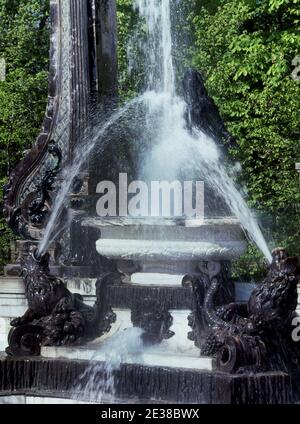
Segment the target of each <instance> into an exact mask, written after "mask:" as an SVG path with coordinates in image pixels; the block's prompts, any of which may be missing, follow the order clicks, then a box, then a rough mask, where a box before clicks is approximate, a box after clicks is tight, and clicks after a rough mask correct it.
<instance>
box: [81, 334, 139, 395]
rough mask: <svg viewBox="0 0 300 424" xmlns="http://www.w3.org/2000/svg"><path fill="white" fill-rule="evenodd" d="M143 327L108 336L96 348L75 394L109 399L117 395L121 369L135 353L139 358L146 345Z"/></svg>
mask: <svg viewBox="0 0 300 424" xmlns="http://www.w3.org/2000/svg"><path fill="white" fill-rule="evenodd" d="M142 334H143V330H141V329H140V328H137V327H134V328H128V329H126V330H124V331H122V332H119V333H116V334H115V335H114V336H113V337H111V338H110V339H108V340H106V341H105V342H104V343H103V344H102V346H101V347H100V348H99V349H98V350H97V351H96V352H95V354H94V355H93V358H92V359H91V364H90V365H89V367H88V368H87V369H86V371H85V372H84V373H83V374H82V375H81V376H80V377H79V381H78V383H77V384H76V385H75V387H74V388H73V397H74V398H77V397H78V396H79V399H85V400H87V401H96V402H98V403H101V402H104V401H105V402H109V403H111V402H112V401H113V400H114V399H115V397H116V385H117V378H116V375H117V372H118V371H119V370H120V367H121V364H122V363H126V362H128V360H130V358H131V357H133V356H134V357H135V358H136V359H138V358H139V355H141V352H142V349H143V342H142V339H141V335H142Z"/></svg>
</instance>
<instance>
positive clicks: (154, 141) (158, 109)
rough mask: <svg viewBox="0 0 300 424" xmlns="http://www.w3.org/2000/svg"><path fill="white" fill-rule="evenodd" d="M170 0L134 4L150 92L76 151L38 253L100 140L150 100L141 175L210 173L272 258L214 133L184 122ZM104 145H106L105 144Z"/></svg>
mask: <svg viewBox="0 0 300 424" xmlns="http://www.w3.org/2000/svg"><path fill="white" fill-rule="evenodd" d="M170 5H171V2H170V0H135V2H134V7H135V8H136V9H137V10H138V11H139V13H140V15H141V17H142V18H143V19H144V20H145V22H146V28H147V37H146V40H145V42H144V46H143V47H144V51H145V60H146V62H147V66H146V68H147V70H148V72H147V81H146V92H145V93H144V94H143V95H142V96H140V97H138V98H136V99H134V100H132V101H131V102H129V103H127V104H126V105H125V106H124V107H123V108H121V109H120V110H119V111H117V112H115V113H113V114H112V116H111V118H110V119H109V120H108V121H107V122H106V123H105V124H104V125H102V126H100V128H98V129H96V131H95V135H94V136H92V137H89V138H88V139H87V140H85V141H84V143H83V144H82V145H81V147H80V149H78V151H77V153H76V154H75V159H74V161H73V164H72V166H70V167H68V168H67V169H66V170H65V172H64V178H63V181H64V182H63V184H62V187H61V189H60V190H59V192H58V194H57V197H56V201H55V206H54V209H53V211H52V214H51V217H50V220H49V222H48V225H47V227H46V230H45V233H44V236H43V239H42V241H41V243H40V246H39V253H40V254H41V253H43V252H45V251H46V250H47V248H48V246H49V243H50V242H51V235H52V232H53V227H54V224H55V222H56V220H57V219H58V216H59V214H60V212H61V210H62V207H63V205H64V202H65V199H66V197H67V195H68V193H69V191H70V188H71V186H72V182H73V180H74V178H75V177H76V176H77V175H78V172H79V171H80V169H81V167H82V165H83V163H84V162H85V161H86V160H87V158H88V157H89V155H90V153H91V152H92V150H93V148H94V147H95V145H96V143H99V141H100V142H101V141H103V140H102V139H103V136H104V135H105V133H106V131H107V130H108V129H109V128H110V127H111V126H112V125H113V124H116V123H117V122H118V120H119V119H120V118H121V117H122V115H123V114H124V113H125V112H126V111H128V109H129V108H130V107H131V106H132V105H134V104H137V103H139V102H143V103H144V105H146V107H147V110H146V128H147V130H146V131H145V133H147V134H148V136H149V137H150V144H151V146H152V147H151V151H150V152H149V154H148V155H146V156H147V157H145V158H144V163H143V164H142V171H141V172H142V174H143V176H144V177H145V178H146V179H148V180H155V179H157V176H158V175H159V176H160V177H161V178H164V179H168V180H170V179H175V178H177V177H178V174H179V171H180V170H181V169H182V168H183V167H185V168H187V166H188V167H189V168H190V169H191V170H193V172H195V171H196V172H197V171H199V174H201V173H202V174H203V173H205V176H206V182H207V183H208V184H209V185H210V186H211V187H213V189H214V190H215V191H216V192H217V193H219V194H220V195H221V196H222V197H223V198H224V199H225V201H226V203H227V205H228V207H229V208H230V210H231V211H232V213H233V214H234V215H235V216H236V217H237V218H238V219H239V220H240V223H241V225H242V227H243V228H244V229H245V231H246V232H247V234H248V236H249V237H250V238H251V239H252V240H253V241H254V242H255V244H256V245H257V246H258V247H259V249H260V250H261V251H262V253H263V254H264V256H265V257H266V258H267V259H268V261H269V262H270V261H271V253H270V250H269V248H268V246H267V243H266V241H265V239H264V236H263V234H262V232H261V230H260V228H259V225H258V223H257V221H256V219H255V217H254V216H253V214H252V212H251V211H250V209H249V208H248V206H247V204H246V202H245V200H244V199H243V197H242V196H241V194H240V193H239V191H238V189H237V188H236V186H235V184H234V182H233V181H232V179H231V178H230V177H229V175H228V174H227V172H226V170H225V168H224V166H223V164H222V162H221V157H220V153H219V151H218V148H217V146H216V144H215V142H214V140H212V139H211V138H209V137H207V136H205V135H204V134H203V133H202V132H201V131H194V133H193V134H190V133H189V132H188V131H187V129H186V127H185V124H186V123H185V118H184V113H185V110H186V105H185V103H184V102H183V101H182V100H181V99H180V98H179V97H178V96H177V95H176V85H175V71H174V65H173V57H172V31H171V10H170ZM102 148H104V146H102Z"/></svg>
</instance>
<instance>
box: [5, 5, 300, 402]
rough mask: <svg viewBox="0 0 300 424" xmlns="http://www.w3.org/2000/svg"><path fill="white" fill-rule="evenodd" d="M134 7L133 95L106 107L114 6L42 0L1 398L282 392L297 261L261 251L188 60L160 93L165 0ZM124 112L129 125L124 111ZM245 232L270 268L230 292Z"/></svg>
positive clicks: (223, 397) (290, 378) (199, 398)
mask: <svg viewBox="0 0 300 424" xmlns="http://www.w3.org/2000/svg"><path fill="white" fill-rule="evenodd" d="M134 4H135V7H136V9H137V11H138V12H139V14H140V16H141V19H144V20H145V24H146V32H147V34H146V37H145V40H146V41H145V46H144V49H145V52H146V57H147V60H148V61H149V63H148V69H149V72H148V75H147V81H146V88H145V92H144V93H143V94H141V95H140V96H139V97H137V98H136V99H134V100H132V101H130V102H128V103H126V104H125V106H123V107H121V108H117V103H118V101H117V61H116V4H115V1H110V2H106V1H102V0H90V1H88V2H86V1H85V0H74V1H73V2H71V3H70V2H69V1H68V0H52V1H51V17H52V37H51V51H50V52H51V68H50V81H49V101H48V108H47V114H46V118H45V121H44V125H43V128H42V132H41V134H40V136H39V137H38V140H37V143H36V144H35V146H34V147H33V149H32V150H31V151H30V153H29V154H28V155H27V156H26V157H25V159H24V160H23V161H22V163H21V164H20V165H19V166H18V167H17V168H16V170H15V171H14V172H13V173H12V175H11V177H10V181H9V184H8V185H7V187H6V189H5V215H6V218H7V222H8V224H9V225H10V226H11V228H13V229H14V231H15V232H16V233H17V234H18V235H19V236H21V237H22V238H23V241H22V242H18V261H17V263H16V264H14V265H9V266H8V267H7V268H6V272H7V277H6V279H7V281H8V280H10V281H12V280H14V282H15V287H14V288H8V289H7V291H8V293H9V294H10V296H11V300H13V299H16V298H15V297H14V295H13V291H14V290H15V293H17V294H18V295H23V292H24V291H25V297H26V302H27V304H28V309H27V310H25V307H24V308H23V310H22V311H21V312H20V313H19V312H18V313H16V314H12V313H11V312H9V314H8V316H7V317H6V318H8V317H9V318H14V319H13V320H12V322H11V325H12V329H11V331H10V332H9V335H8V342H9V346H8V347H7V349H6V354H7V356H3V357H1V359H0V396H3V397H4V396H8V398H9V395H11V394H12V393H14V394H18V393H25V394H26V395H27V396H30V395H34V396H39V397H41V396H42V397H47V396H51V397H54V398H57V399H62V398H69V399H70V398H72V399H73V401H74V400H76V401H87V402H106V401H109V402H117V401H118V400H121V401H122V402H124V401H132V402H137V401H139V402H141V401H143V400H144V401H150V400H151V401H155V402H175V403H182V402H185V403H243V404H246V403H255V404H258V403H289V402H293V401H295V400H297V399H299V387H298V383H297V379H298V377H299V366H298V364H299V360H300V355H299V353H298V351H299V349H298V345H297V343H296V342H294V341H293V340H292V338H291V337H289V335H290V334H291V333H292V329H293V328H292V322H293V319H294V317H295V309H296V306H297V283H298V281H299V275H300V273H299V267H298V264H297V260H296V259H295V258H290V257H289V256H288V255H287V254H286V252H285V251H284V250H283V249H277V250H275V251H273V253H272V255H271V253H270V251H269V249H268V246H267V243H266V241H265V239H264V237H263V234H262V232H261V230H260V227H259V225H258V223H257V221H256V219H255V217H254V216H253V214H252V213H251V211H250V210H249V209H248V207H247V205H246V202H245V200H244V199H243V197H242V196H241V195H240V193H239V191H238V189H237V188H236V186H235V184H234V182H233V181H232V179H231V178H230V177H229V175H228V173H227V172H226V167H225V165H224V163H223V162H224V161H223V157H224V152H223V151H222V148H221V146H223V147H224V146H226V145H227V146H228V145H231V144H232V143H234V139H233V138H232V137H231V135H230V134H229V133H228V132H227V130H226V128H225V126H224V123H223V121H222V119H221V117H220V115H219V112H218V109H217V108H216V106H215V105H214V103H213V101H212V99H210V97H209V96H208V94H207V91H206V89H205V86H204V83H203V80H202V78H201V76H200V75H199V73H197V72H196V71H192V70H190V71H187V72H186V74H185V76H184V79H183V84H182V90H183V96H181V97H180V96H179V95H178V94H177V90H176V83H175V72H174V66H173V58H172V31H171V11H170V0H148V1H146V0H136V1H135V2H134ZM71 35H72V37H71V42H69V39H70V36H71ZM95 104H98V108H99V111H97V112H94V116H93V117H92V118H91V110H92V109H93V110H94V109H95V107H94V105H95ZM131 115H133V116H134V117H135V118H137V117H138V119H136V125H135V126H134V128H131V124H130V128H128V124H127V125H126V122H125V123H124V122H123V121H128V120H129V121H130V116H131ZM95 117H96V118H95ZM125 118H126V119H125ZM98 119H99V121H98V122H96V121H97V120H98ZM131 119H132V118H131ZM130 122H131V121H130ZM128 131H129V132H128ZM124 132H125V135H124ZM129 133H130V136H129ZM130 138H133V139H134V140H135V142H136V144H135V145H133V144H134V143H132V142H131V143H130V142H129V141H128V140H127V139H130ZM223 150H224V148H223ZM125 175H126V179H124V176H125ZM128 176H129V177H130V179H131V181H132V183H131V184H130V185H129V186H128V180H127V177H128ZM191 180H192V182H191ZM199 180H201V181H204V188H203V184H199V187H200V188H202V191H201V192H200V194H201V195H200V196H198V197H197V196H196V197H197V198H196V207H195V202H194V203H193V202H191V204H189V207H186V204H185V202H184V201H185V200H186V199H187V198H188V197H191V194H192V193H193V189H194V188H195V185H196V187H197V184H195V185H193V182H195V181H197V182H199ZM162 181H163V184H162V185H161V184H160V182H162ZM170 181H173V183H172V184H171V185H170V184H169V185H168V184H166V183H168V182H170ZM153 182H155V184H156V185H155V184H154V188H155V189H156V191H157V192H158V193H160V192H162V193H163V195H162V198H163V201H166V198H167V196H168V194H170V192H172V193H173V197H170V199H169V200H170V201H169V202H165V204H164V206H163V207H162V208H161V207H160V204H159V202H160V199H161V197H160V196H159V195H158V196H156V197H155V196H153V195H152V192H151V194H150V193H149V191H148V188H149V187H150V185H151V183H153ZM189 182H190V183H191V184H190V185H189V184H186V185H184V183H189ZM116 187H117V188H118V190H119V196H116V191H117V190H115V188H116ZM182 187H184V188H187V190H183V191H182ZM109 188H113V190H112V193H113V195H115V198H114V196H113V195H112V196H111V195H108V194H107V192H109ZM151 188H153V187H152V186H151ZM178 188H179V190H177V191H176V189H178ZM124 193H125V195H126V197H125V198H124ZM185 193H188V194H189V195H190V196H187V197H185ZM99 194H102V195H104V196H105V195H106V196H107V197H106V201H104V200H103V198H102V200H101V199H100V201H99ZM130 194H131V197H129V195H130ZM132 194H135V195H136V196H137V197H136V198H135V200H134V198H133V197H132ZM149 194H150V201H149ZM203 196H204V202H203ZM124 199H125V200H124ZM124 205H125V206H124ZM149 205H150V208H149ZM104 206H105V208H104ZM131 206H133V207H132V208H131ZM183 206H184V207H183ZM103 209H105V210H106V212H107V211H108V209H109V210H110V211H113V212H114V213H112V214H111V215H110V216H105V213H104V214H103V216H101V213H102V212H103ZM117 209H118V210H119V213H115V212H116V210H117ZM183 210H184V213H183ZM99 211H100V212H99ZM149 211H150V213H149ZM187 212H190V214H189V213H187ZM112 215H113V216H112ZM114 215H115V216H114ZM247 238H250V239H251V240H252V241H253V242H254V243H256V245H257V246H258V247H259V248H260V249H261V251H262V253H263V254H264V255H265V257H266V262H269V272H268V276H267V277H266V279H265V280H264V281H263V282H262V283H261V284H260V285H259V286H258V287H257V288H255V289H254V290H253V292H252V294H251V296H250V298H249V300H248V302H238V300H239V299H236V296H235V288H234V283H233V281H232V279H231V276H230V263H231V261H232V260H234V259H236V258H238V257H239V256H240V255H241V254H242V253H243V252H244V251H245V249H246V246H247V240H246V239H247ZM20 271H21V272H22V277H23V280H22V281H23V283H24V286H25V290H24V286H23V283H22V282H21V281H20V280H19V279H18V277H17V275H18V273H19V272H20ZM18 290H19V291H18ZM23 299H24V296H23ZM24 306H25V305H24ZM21 309H22V308H21ZM15 310H16V309H15ZM19 310H20V308H19V309H18V311H19ZM18 315H20V317H19V318H18V317H17V316H18ZM8 376H9V377H8ZM0 402H1V397H0Z"/></svg>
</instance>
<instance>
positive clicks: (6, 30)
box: [0, 0, 49, 270]
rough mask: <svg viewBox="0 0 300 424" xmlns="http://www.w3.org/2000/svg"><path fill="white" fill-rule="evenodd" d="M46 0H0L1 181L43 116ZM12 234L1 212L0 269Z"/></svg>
mask: <svg viewBox="0 0 300 424" xmlns="http://www.w3.org/2000/svg"><path fill="white" fill-rule="evenodd" d="M48 16H49V1H48V0H43V1H41V0H15V1H12V0H0V58H1V59H5V61H6V67H7V75H6V80H5V81H3V82H0V146H1V151H0V184H1V187H2V186H3V185H4V183H5V182H6V177H7V175H8V174H9V172H10V171H11V169H12V168H13V167H14V166H15V165H16V164H17V163H18V162H19V161H20V159H21V158H22V154H23V152H24V151H25V150H26V149H28V148H30V147H31V145H32V143H33V142H34V140H35V138H36V136H37V134H38V131H39V128H40V126H41V122H42V120H43V116H44V112H45V107H46V98H47V79H48V56H49V53H48V51H49V24H48ZM12 237H13V236H12V234H11V232H10V231H9V230H8V228H7V226H6V225H5V221H4V218H3V216H0V270H1V269H2V268H3V265H4V264H5V263H6V262H7V261H8V260H9V244H10V240H11V239H12Z"/></svg>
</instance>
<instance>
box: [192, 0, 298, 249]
mask: <svg viewBox="0 0 300 424" xmlns="http://www.w3.org/2000/svg"><path fill="white" fill-rule="evenodd" d="M299 19H300V1H299V0H264V1H259V2H254V1H246V0H244V1H243V0H228V1H223V2H222V3H221V5H220V6H219V7H218V9H217V10H216V11H215V12H213V13H212V12H211V11H207V10H206V9H204V8H202V9H201V10H200V12H199V14H194V15H193V16H192V28H193V30H194V31H195V48H194V59H193V65H194V66H195V67H196V68H198V69H199V70H200V71H201V73H202V74H203V75H204V77H205V80H206V84H207V86H208V89H209V92H210V94H211V95H212V96H213V98H214V100H215V102H216V104H217V105H218V107H219V108H220V111H221V114H222V116H223V118H224V120H225V122H226V125H227V127H228V129H229V131H230V132H231V133H232V134H233V135H234V136H236V139H237V142H238V146H237V147H236V148H235V149H233V150H232V151H231V155H232V157H233V158H234V159H235V160H238V161H239V162H240V163H241V165H242V169H243V174H242V178H241V180H240V183H241V184H245V185H246V186H247V189H248V194H249V204H250V206H252V207H254V208H255V209H256V210H262V211H264V212H265V213H266V214H269V215H271V216H272V217H273V222H272V225H271V229H272V236H273V239H274V240H273V244H274V245H275V244H282V245H284V246H285V247H287V248H290V249H291V250H293V249H296V253H298V254H299V253H300V243H299V232H298V228H299V224H300V215H299V209H298V208H297V207H296V205H299V204H300V189H299V182H298V178H297V175H296V172H295V162H296V161H299V159H300V143H299V135H300V130H299V115H300V83H299V82H297V81H295V80H293V79H292V77H291V74H292V71H293V66H292V60H293V58H294V57H295V56H297V55H298V54H299V53H300V47H299V46H300V31H299V30H300V21H299Z"/></svg>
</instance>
